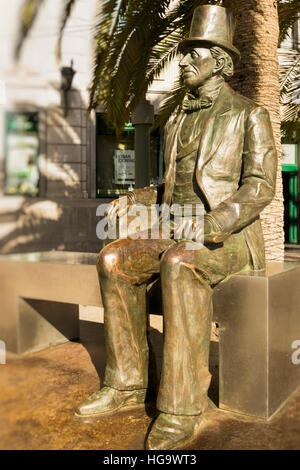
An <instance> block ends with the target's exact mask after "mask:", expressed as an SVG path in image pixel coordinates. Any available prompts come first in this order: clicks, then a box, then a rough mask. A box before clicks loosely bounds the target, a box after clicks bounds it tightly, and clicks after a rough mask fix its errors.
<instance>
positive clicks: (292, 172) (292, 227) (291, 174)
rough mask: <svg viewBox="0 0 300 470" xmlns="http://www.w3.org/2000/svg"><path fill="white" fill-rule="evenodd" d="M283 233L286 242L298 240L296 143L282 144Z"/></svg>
mask: <svg viewBox="0 0 300 470" xmlns="http://www.w3.org/2000/svg"><path fill="white" fill-rule="evenodd" d="M282 172H283V173H282V181H283V198H284V233H285V241H286V243H297V242H298V159H297V145H296V144H290V143H284V144H282Z"/></svg>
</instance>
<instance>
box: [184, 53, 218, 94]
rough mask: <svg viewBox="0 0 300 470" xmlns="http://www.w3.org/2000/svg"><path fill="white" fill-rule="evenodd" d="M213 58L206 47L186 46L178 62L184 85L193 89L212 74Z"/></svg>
mask: <svg viewBox="0 0 300 470" xmlns="http://www.w3.org/2000/svg"><path fill="white" fill-rule="evenodd" d="M215 65H216V61H215V59H214V58H213V57H212V56H211V53H210V50H209V49H208V48H206V47H186V48H185V49H184V50H183V57H182V59H181V61H180V63H179V66H180V68H181V73H182V78H183V83H184V85H185V86H186V87H187V88H189V89H190V90H194V89H197V88H199V87H200V86H202V85H204V83H205V82H206V81H207V80H208V79H209V78H210V77H211V76H212V75H213V72H214V67H215Z"/></svg>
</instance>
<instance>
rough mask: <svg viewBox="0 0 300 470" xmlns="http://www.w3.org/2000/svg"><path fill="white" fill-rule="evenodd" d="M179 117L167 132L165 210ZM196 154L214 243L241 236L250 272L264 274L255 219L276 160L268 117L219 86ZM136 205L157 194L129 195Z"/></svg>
mask: <svg viewBox="0 0 300 470" xmlns="http://www.w3.org/2000/svg"><path fill="white" fill-rule="evenodd" d="M183 116H184V114H183V113H180V114H179V115H178V116H177V118H175V119H174V120H173V121H170V123H169V124H168V126H167V130H166V143H165V164H166V175H165V182H164V193H163V202H164V203H166V204H170V203H171V200H172V194H173V189H174V183H175V173H176V154H177V137H178V131H179V129H180V124H181V122H182V119H183ZM193 145H195V146H196V148H195V149H197V162H196V180H197V183H198V185H199V188H200V190H201V191H202V193H203V195H204V197H205V198H206V201H207V206H208V207H209V212H208V215H209V217H212V218H213V220H214V221H215V222H216V224H217V226H218V228H219V230H218V232H219V233H218V234H217V241H218V242H222V241H224V240H226V239H227V238H228V236H230V234H231V233H236V232H239V231H241V230H242V231H243V234H244V236H245V239H246V242H247V244H248V247H249V251H250V255H251V259H252V264H253V268H254V269H262V268H264V264H265V258H264V242H263V234H262V230H261V224H260V220H259V213H260V212H261V211H262V209H263V208H264V207H265V206H267V205H268V204H269V203H270V202H271V200H272V199H273V197H274V193H275V181H276V168H277V154H276V148H275V143H274V137H273V132H272V126H271V122H270V118H269V114H268V112H267V111H266V110H265V109H264V108H262V107H259V106H257V105H256V104H255V103H254V102H253V101H251V100H249V99H247V98H245V97H243V96H241V95H239V94H238V93H236V92H234V91H233V90H232V89H231V88H230V87H229V86H228V85H227V84H225V83H224V85H223V86H222V88H221V90H220V93H219V95H218V98H217V99H216V101H215V103H214V105H213V107H212V108H211V112H210V115H209V118H208V119H207V122H206V124H205V128H204V129H203V132H202V133H201V137H200V138H199V140H198V141H196V142H195V143H194V144H193ZM133 193H134V198H135V200H136V201H137V202H141V203H146V204H147V203H155V202H157V200H156V199H157V189H154V188H143V189H141V190H135V191H133Z"/></svg>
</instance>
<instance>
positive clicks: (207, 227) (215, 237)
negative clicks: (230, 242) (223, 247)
mask: <svg viewBox="0 0 300 470" xmlns="http://www.w3.org/2000/svg"><path fill="white" fill-rule="evenodd" d="M228 237H229V233H224V232H223V231H222V230H221V228H220V227H219V225H218V224H217V223H216V221H215V220H214V218H213V217H212V216H209V215H208V216H206V215H205V216H204V242H205V243H222V242H224V241H225V240H227V238H228Z"/></svg>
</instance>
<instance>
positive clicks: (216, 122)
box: [196, 84, 232, 205]
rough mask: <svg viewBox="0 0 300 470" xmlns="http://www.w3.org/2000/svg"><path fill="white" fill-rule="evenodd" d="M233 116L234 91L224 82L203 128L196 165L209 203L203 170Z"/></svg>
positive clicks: (199, 183) (197, 176)
mask: <svg viewBox="0 0 300 470" xmlns="http://www.w3.org/2000/svg"><path fill="white" fill-rule="evenodd" d="M231 116H232V91H231V90H230V88H229V87H228V85H227V84H224V86H223V87H222V89H221V91H220V93H219V96H218V98H217V100H216V102H215V105H214V107H213V108H212V110H211V116H210V117H209V119H208V120H207V123H206V126H205V129H204V130H203V133H202V138H201V141H200V146H199V152H198V160H197V167H196V180H197V183H198V186H199V188H200V189H201V191H202V193H203V194H204V196H205V197H206V200H207V202H208V205H209V200H208V198H207V195H206V192H205V188H204V187H203V184H202V171H203V168H204V166H205V165H206V164H207V163H208V162H209V161H210V160H211V158H212V157H213V155H214V154H215V152H216V151H217V149H218V147H219V145H220V143H221V142H222V140H223V138H224V136H225V134H226V130H227V127H228V125H229V123H230V119H231Z"/></svg>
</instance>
